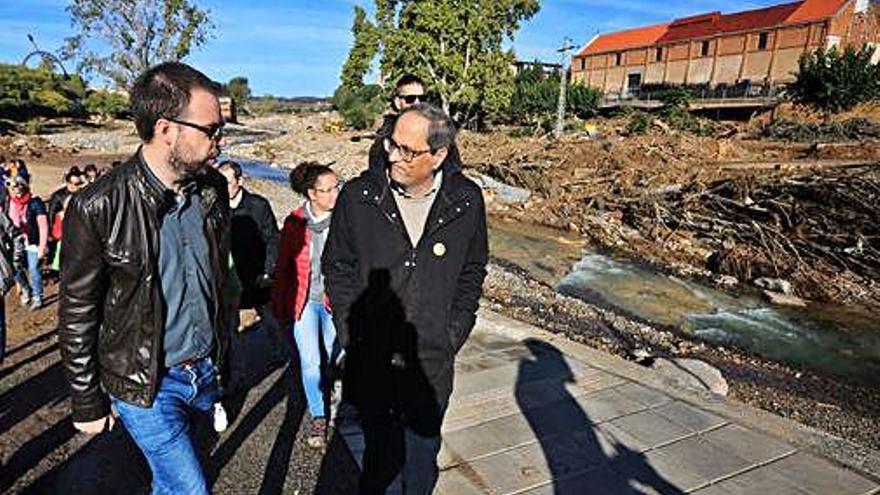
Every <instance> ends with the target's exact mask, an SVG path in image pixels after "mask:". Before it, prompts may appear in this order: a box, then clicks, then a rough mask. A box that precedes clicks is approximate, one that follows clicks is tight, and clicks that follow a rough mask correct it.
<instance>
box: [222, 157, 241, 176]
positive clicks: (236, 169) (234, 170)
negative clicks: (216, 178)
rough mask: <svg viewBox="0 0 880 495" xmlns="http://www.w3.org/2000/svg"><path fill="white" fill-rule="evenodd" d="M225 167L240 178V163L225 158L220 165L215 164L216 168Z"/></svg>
mask: <svg viewBox="0 0 880 495" xmlns="http://www.w3.org/2000/svg"><path fill="white" fill-rule="evenodd" d="M226 169H229V170H232V175H234V176H235V178H236V179H240V178H241V174H242V172H241V165H239V164H238V162H234V161H232V160H226V161H224V162H221V163H220V165H217V170H226Z"/></svg>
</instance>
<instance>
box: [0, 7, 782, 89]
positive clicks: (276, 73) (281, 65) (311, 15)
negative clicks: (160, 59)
mask: <svg viewBox="0 0 880 495" xmlns="http://www.w3.org/2000/svg"><path fill="white" fill-rule="evenodd" d="M783 1H784V0H779V1H772V0H769V1H768V0H745V1H739V2H734V1H732V0H677V1H676V2H670V3H668V4H667V3H665V2H661V1H657V0H544V1H543V2H542V7H541V11H540V12H539V13H538V14H537V15H536V16H535V17H534V18H532V20H531V21H529V22H527V23H525V24H524V25H523V26H522V28H521V29H520V31H519V32H518V33H517V35H516V38H515V40H514V42H513V45H512V46H513V48H514V50H515V51H516V53H517V56H518V58H520V59H522V60H534V59H539V60H543V61H558V54H557V53H556V48H557V47H559V46H560V44H561V43H562V39H563V38H564V37H565V36H568V37H571V38H572V39H573V40H574V42H575V44H576V45H578V46H580V45H583V44H584V43H586V42H587V41H589V39H590V38H592V36H593V35H594V34H596V33H597V32H608V31H614V30H617V29H623V28H628V27H635V26H639V25H645V24H652V23H657V22H663V21H667V20H670V19H673V18H676V17H683V16H687V15H692V14H698V13H703V12H709V11H713V10H720V11H722V12H733V11H739V10H746V9H750V8H758V7H762V6H767V5H773V4H775V3H783ZM67 3H68V2H67V1H66V0H0V62H3V63H18V62H20V61H21V59H22V58H23V57H24V56H25V55H26V54H27V53H28V52H29V51H30V50H31V46H30V43H29V42H28V40H27V33H32V34H33V35H34V37H35V38H36V39H37V42H38V43H39V45H40V47H41V48H43V49H44V50H49V51H52V50H54V49H56V48H58V47H60V46H61V45H62V43H63V40H64V38H65V37H66V36H67V35H69V34H70V32H71V27H70V21H69V16H68V14H67V12H66V11H65V10H64V7H65V6H66V5H67ZM196 3H197V4H198V5H199V6H201V7H204V8H207V9H210V11H211V12H212V20H213V22H214V24H215V26H216V28H217V29H216V30H215V38H214V39H213V40H211V41H210V42H209V43H208V44H207V45H205V46H204V47H202V48H201V49H199V50H197V51H196V52H195V53H193V54H192V55H190V56H189V58H188V59H187V61H188V62H189V63H191V64H193V65H195V66H196V67H198V68H199V69H201V70H203V71H204V72H205V73H207V74H208V75H209V76H210V77H212V78H214V79H216V80H219V81H227V80H229V79H230V78H232V77H234V76H237V75H245V76H247V77H248V79H249V80H250V85H251V89H252V91H253V92H254V94H257V95H264V94H273V95H279V96H327V95H330V94H332V92H333V90H334V89H335V88H336V86H337V85H338V84H339V71H340V67H341V66H342V63H343V62H344V60H345V57H346V55H347V54H348V49H349V47H350V46H351V43H352V37H351V34H350V32H349V29H350V27H351V19H352V9H353V6H354V5H357V4H360V5H363V6H365V7H368V8H369V7H370V6H371V5H373V2H372V0H320V1H311V0H285V1H281V0H275V1H272V0H223V1H219V0H196Z"/></svg>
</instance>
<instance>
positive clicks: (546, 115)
mask: <svg viewBox="0 0 880 495" xmlns="http://www.w3.org/2000/svg"><path fill="white" fill-rule="evenodd" d="M559 84H560V79H559V74H558V73H554V74H552V75H549V76H547V75H545V74H544V69H543V68H542V67H541V66H540V65H538V64H537V63H536V64H534V65H532V66H530V67H527V68H525V69H523V70H522V71H521V72H520V73H519V75H517V76H516V80H515V83H514V91H513V95H512V97H511V99H510V107H509V111H508V116H509V118H510V120H512V121H514V122H517V123H520V124H536V123H544V122H546V123H549V122H550V121H551V120H552V119H553V118H555V115H556V110H557V108H556V107H557V105H558V104H559ZM601 97H602V94H601V92H600V91H599V90H597V89H595V88H591V87H589V86H585V85H583V84H580V83H574V84H572V85H570V86H568V91H567V97H566V107H567V109H568V110H569V111H570V112H571V113H573V114H574V115H575V116H577V117H578V118H581V119H587V118H590V117H594V116H595V115H596V113H597V111H598V108H599V100H600V99H601Z"/></svg>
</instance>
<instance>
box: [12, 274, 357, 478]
mask: <svg viewBox="0 0 880 495" xmlns="http://www.w3.org/2000/svg"><path fill="white" fill-rule="evenodd" d="M55 290H56V286H50V287H49V293H50V297H51V294H52V293H54V291H55ZM50 300H51V299H50ZM7 305H8V306H7V307H8V308H9V310H10V312H9V314H8V315H7V318H8V321H10V322H15V324H16V325H18V324H19V323H25V324H27V325H29V326H30V331H24V332H17V333H16V336H15V337H14V338H12V339H10V342H9V349H10V353H9V356H8V359H7V360H6V361H5V362H4V364H3V369H2V372H0V471H2V473H3V476H2V477H0V492H3V493H46V494H55V493H67V494H93V493H127V494H140V493H144V494H145V493H148V491H149V469H148V467H147V465H146V463H145V461H144V459H143V456H142V455H141V453H140V451H139V450H138V449H137V447H136V446H135V445H134V443H133V442H132V441H131V439H130V437H129V436H128V434H127V433H126V431H125V429H124V428H123V427H119V428H115V429H114V430H113V431H111V432H107V433H102V434H100V435H98V436H94V437H89V436H87V435H84V434H81V433H77V432H76V431H75V430H74V429H73V425H72V423H71V420H70V412H69V407H70V403H69V399H68V397H67V390H66V385H65V382H64V378H63V374H62V370H61V366H60V363H59V360H60V357H59V354H58V346H57V337H56V334H55V332H54V327H55V311H56V310H57V306H56V305H55V304H54V303H51V304H50V305H49V306H48V307H47V308H45V309H43V310H40V311H38V312H30V311H26V310H24V309H21V308H17V307H16V306H15V304H14V301H13V299H12V298H11V297H10V298H8V299H7ZM234 346H235V349H237V350H238V352H236V353H235V354H234V355H233V358H232V359H233V366H235V369H237V370H242V372H240V373H237V376H239V380H240V382H241V383H242V386H241V388H240V390H241V391H240V392H237V393H232V394H230V397H229V398H228V399H227V400H226V401H224V402H225V404H226V406H227V411H228V412H229V414H230V416H231V418H230V427H229V429H228V430H227V431H226V432H224V433H222V434H219V435H218V434H217V433H215V432H214V431H213V429H212V428H211V425H210V422H209V421H208V420H207V418H205V419H202V420H200V421H199V422H198V423H197V427H196V429H195V436H196V438H198V442H199V444H200V445H201V446H202V447H203V456H204V465H205V466H206V472H207V473H208V475H209V477H210V479H211V483H212V485H213V486H212V490H213V493H215V494H229V495H237V494H241V493H261V494H282V493H284V494H307V493H321V494H334V495H335V494H347V493H352V492H353V491H354V488H355V486H356V485H355V483H356V479H357V468H356V466H355V465H354V462H353V460H352V459H351V457H350V455H349V454H348V452H347V450H345V449H344V447H343V445H342V443H341V440H339V439H338V438H336V437H333V438H332V439H331V442H330V445H329V447H328V449H327V452H326V453H322V452H320V451H316V450H314V449H312V448H310V447H309V446H308V445H306V443H305V441H304V434H303V432H304V428H306V426H307V424H306V423H307V422H306V421H303V417H304V410H305V402H304V397H303V394H302V387H301V385H300V377H299V370H298V366H293V367H289V366H288V358H289V357H291V355H292V352H293V351H292V348H290V347H289V346H288V345H287V344H283V343H281V344H279V341H278V339H277V338H273V337H272V336H270V335H269V334H268V333H267V331H265V330H264V329H262V328H260V327H259V326H256V327H253V328H250V329H248V330H246V331H245V332H243V333H241V334H240V335H239V337H238V338H237V340H236V342H235V344H234ZM293 357H295V356H293ZM294 362H298V361H294ZM123 466H124V469H120V467H123Z"/></svg>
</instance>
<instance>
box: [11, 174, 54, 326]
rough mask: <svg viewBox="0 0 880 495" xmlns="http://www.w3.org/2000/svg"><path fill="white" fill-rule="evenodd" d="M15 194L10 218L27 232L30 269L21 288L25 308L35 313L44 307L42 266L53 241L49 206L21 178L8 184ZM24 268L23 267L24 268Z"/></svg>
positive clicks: (24, 272)
mask: <svg viewBox="0 0 880 495" xmlns="http://www.w3.org/2000/svg"><path fill="white" fill-rule="evenodd" d="M7 186H8V187H9V189H10V191H11V197H10V199H9V217H10V218H11V219H12V222H13V224H15V226H16V227H18V228H19V229H20V230H21V231H22V232H23V233H24V240H25V256H26V258H25V261H26V263H27V270H24V269H20V270H19V272H18V279H17V282H18V287H19V294H20V296H21V304H22V306H28V305H29V306H30V308H31V309H32V310H34V311H36V310H38V309H40V308H42V307H43V276H42V273H41V271H40V264H41V262H42V261H43V259H45V258H46V254H47V250H48V242H49V220H48V216H47V214H46V204H45V203H44V202H43V200H42V199H40V198H39V197H38V196H35V195H33V194H31V190H30V184H29V183H28V181H27V179H25V178H24V177H23V176H21V175H17V176H15V178H14V179H12V180H11V181H8V184H7ZM22 268H23V267H22Z"/></svg>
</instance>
